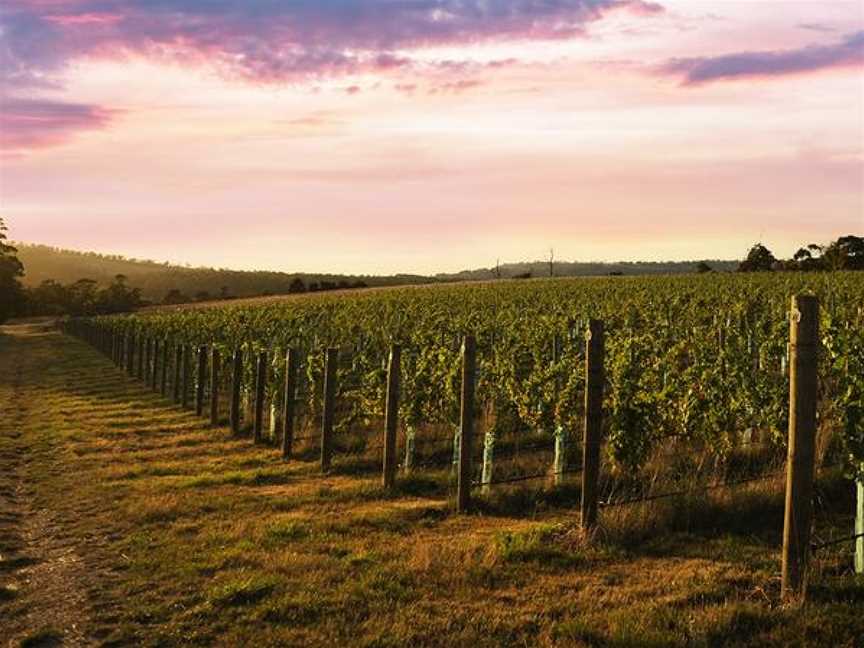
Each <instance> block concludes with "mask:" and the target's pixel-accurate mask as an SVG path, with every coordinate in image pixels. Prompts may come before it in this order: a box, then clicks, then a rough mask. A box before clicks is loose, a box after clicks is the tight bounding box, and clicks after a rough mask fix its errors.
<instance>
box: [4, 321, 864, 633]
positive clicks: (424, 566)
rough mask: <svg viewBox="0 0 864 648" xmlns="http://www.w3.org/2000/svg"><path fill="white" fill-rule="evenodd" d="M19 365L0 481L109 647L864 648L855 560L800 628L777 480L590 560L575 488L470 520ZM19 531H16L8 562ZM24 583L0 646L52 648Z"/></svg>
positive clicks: (833, 561)
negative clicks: (21, 491) (46, 528)
mask: <svg viewBox="0 0 864 648" xmlns="http://www.w3.org/2000/svg"><path fill="white" fill-rule="evenodd" d="M0 365H2V366H9V367H13V368H14V369H15V370H16V371H17V370H18V369H20V374H19V376H20V379H19V383H18V384H13V383H14V381H13V380H12V378H11V377H10V373H9V372H0V409H2V410H3V411H7V409H6V408H9V407H11V406H13V404H14V406H15V407H16V409H15V412H16V416H15V417H14V419H13V418H5V417H0V462H4V461H9V460H10V459H9V458H10V457H12V455H11V454H9V453H11V452H12V451H13V450H14V449H15V448H17V447H21V446H22V445H23V447H25V448H26V459H27V461H26V462H19V464H18V466H19V468H18V469H19V470H21V471H22V475H21V476H22V478H23V479H25V480H26V483H27V484H28V487H29V489H30V490H31V491H32V493H33V498H34V504H35V506H36V507H37V508H45V509H47V510H51V511H52V512H53V513H54V514H55V515H56V517H57V519H58V520H59V521H61V522H62V524H61V525H60V526H59V527H58V528H57V529H55V530H54V531H52V532H53V533H58V534H62V536H63V538H64V541H65V542H68V543H69V544H70V545H71V546H74V547H75V548H76V550H77V552H78V554H79V555H81V556H82V559H83V560H84V563H85V566H86V573H85V574H83V575H82V576H81V578H82V579H83V581H84V582H83V587H84V589H85V590H86V592H87V597H88V598H87V606H88V612H89V616H88V617H87V618H86V620H85V622H84V626H85V628H84V629H85V631H86V632H87V633H88V636H90V637H92V638H94V639H95V640H97V641H98V642H101V643H104V644H107V645H143V646H181V645H182V646H187V645H202V646H203V645H208V646H209V645H222V646H236V645H256V646H334V645H351V646H370V647H371V646H472V647H475V646H476V647H481V648H482V647H487V646H543V647H546V646H549V647H551V646H567V647H570V646H615V647H624V646H628V647H629V646H635V647H639V646H642V647H649V646H664V647H665V646H673V647H675V646H681V647H682V648H683V647H691V646H706V647H707V646H711V647H713V646H754V647H755V646H854V645H856V644H855V642H856V641H859V639H858V638H859V637H861V636H864V615H862V614H861V609H862V605H864V582H862V580H861V578H860V577H856V576H854V575H853V574H851V570H850V560H849V557H848V555H847V554H848V548H845V549H844V548H842V547H840V548H837V549H836V550H835V549H831V550H827V551H825V552H822V553H820V554H819V555H818V556H817V559H816V561H815V562H814V570H813V580H812V582H811V585H810V601H809V602H808V604H807V605H806V606H805V607H803V608H799V607H789V606H784V605H781V603H780V600H779V581H778V575H779V546H780V532H781V529H782V480H781V481H780V482H778V483H773V482H769V483H756V484H752V485H747V486H743V487H741V488H736V489H731V490H729V491H723V492H716V493H708V494H703V495H698V496H693V497H691V498H685V499H683V500H675V501H668V502H667V501H664V502H657V503H653V504H651V505H645V506H633V507H621V508H619V509H608V510H604V511H601V521H602V525H601V528H600V529H599V531H598V533H597V534H596V536H595V537H594V538H593V539H592V540H591V541H590V542H587V541H586V540H585V539H584V538H582V537H581V534H580V532H579V529H578V524H577V522H578V501H579V495H580V493H579V488H578V483H576V482H575V481H570V482H568V483H567V484H565V485H564V486H563V487H561V488H558V489H551V490H550V489H548V488H539V487H537V486H536V485H535V486H529V485H526V486H524V487H520V488H505V489H497V490H495V491H493V494H492V495H490V496H489V497H488V498H484V499H483V500H482V501H481V502H480V504H479V506H478V507H477V510H476V512H475V513H474V514H472V515H469V516H456V515H454V514H453V513H452V507H451V504H450V502H449V501H448V499H447V497H448V489H447V486H446V485H445V486H443V487H442V484H441V481H440V480H436V479H430V478H429V477H428V476H426V475H424V474H415V475H413V476H410V477H403V478H402V479H401V480H400V483H399V486H398V488H397V491H396V492H395V493H388V492H385V491H384V490H383V489H382V488H381V487H380V480H379V476H378V474H377V473H376V472H374V471H372V472H370V471H369V470H366V467H365V465H363V464H361V463H355V464H346V465H347V468H345V469H343V470H334V472H333V473H332V474H329V475H326V476H324V475H320V474H319V472H318V470H317V466H316V464H315V463H314V454H311V453H310V455H309V459H308V460H303V459H301V460H292V461H290V462H283V461H281V459H280V458H279V457H278V451H277V450H275V449H274V448H272V447H267V446H254V445H253V444H252V443H251V442H250V440H249V439H246V438H233V437H232V436H231V435H230V434H229V433H228V431H227V430H225V429H223V428H219V429H210V428H208V427H207V426H205V425H204V423H203V422H202V421H198V420H196V419H195V418H194V416H192V415H191V414H190V413H188V412H186V413H182V412H179V411H178V410H177V409H175V408H174V407H172V406H171V405H170V404H169V403H167V402H165V401H163V400H162V399H161V398H159V397H158V396H156V395H153V394H150V393H148V392H147V391H146V390H144V389H143V388H142V387H141V386H140V385H139V384H137V383H135V382H134V381H132V380H130V379H128V378H127V377H125V376H124V375H123V374H122V373H121V372H119V371H117V370H116V369H114V368H113V366H112V365H111V364H110V363H109V362H108V361H107V360H105V359H104V358H101V357H100V356H98V355H97V354H95V353H94V352H93V351H92V350H91V349H89V348H87V347H85V346H84V345H83V344H81V343H79V342H76V341H74V340H70V339H68V338H64V337H61V336H59V335H57V334H55V333H53V332H41V331H39V330H37V329H16V330H13V331H11V332H10V333H9V334H7V335H6V336H2V337H0ZM17 433H20V434H21V437H20V438H18V439H17V440H16V441H15V442H14V443H12V441H11V440H10V439H12V435H13V434H17ZM2 465H3V464H0V467H2ZM337 466H338V464H337ZM361 468H363V469H361ZM4 474H5V473H4ZM3 479H5V477H0V487H2V486H3V484H4V483H5V482H3ZM847 486H848V483H847V482H844V481H843V480H842V479H841V478H840V477H839V476H837V475H835V474H828V475H825V476H824V478H823V479H822V480H821V481H820V487H819V488H820V491H819V492H820V498H821V499H820V502H824V504H822V505H820V506H819V516H817V520H816V524H817V532H819V533H823V534H825V533H828V532H829V530H831V529H838V528H839V529H841V530H842V529H844V528H851V527H850V524H851V517H850V511H851V488H848V487H847ZM14 524H15V522H14V521H13V520H11V519H9V520H6V519H5V518H4V519H3V520H2V521H0V554H3V553H4V549H3V547H2V542H3V538H5V537H7V536H8V537H10V538H11V537H13V535H14V534H12V533H11V531H12V530H13V526H14ZM4 534H5V535H4ZM844 552H845V553H844ZM13 558H14V559H18V558H21V556H17V555H16V556H12V557H11V558H7V557H6V556H5V555H4V560H3V561H0V566H2V565H4V564H5V563H6V562H7V561H10V560H11V559H13ZM26 566H27V563H26V561H25V562H22V563H21V564H18V565H16V566H15V567H10V569H8V570H0V586H2V587H3V588H4V589H0V629H2V630H3V632H0V634H3V635H4V636H11V637H16V638H18V642H19V643H20V642H21V641H31V642H33V641H36V642H37V643H31V644H30V645H51V644H50V643H46V642H50V641H57V639H56V637H55V638H54V639H52V638H51V634H50V633H51V632H55V633H56V632H58V631H59V630H60V629H56V630H55V629H53V627H52V628H49V629H48V630H44V629H42V628H39V627H28V623H30V622H28V620H27V619H28V618H29V617H28V616H27V611H28V610H31V611H32V610H41V611H44V613H45V614H46V618H50V613H51V609H52V606H54V605H60V604H62V597H60V600H51V599H50V598H49V597H45V596H40V594H39V592H37V591H32V590H31V589H29V588H28V587H27V585H26V583H23V582H22V583H18V582H16V573H18V572H17V570H18V569H19V568H23V567H26ZM10 588H12V589H10ZM4 592H6V593H5V594H4ZM10 592H14V594H11V593H10ZM4 624H6V625H5V626H4ZM38 641H41V642H43V643H41V644H40V643H38Z"/></svg>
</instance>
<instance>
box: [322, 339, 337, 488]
mask: <svg viewBox="0 0 864 648" xmlns="http://www.w3.org/2000/svg"><path fill="white" fill-rule="evenodd" d="M338 364H339V349H327V355H326V356H325V361H324V411H323V414H322V417H321V470H323V471H324V472H327V471H328V470H330V465H331V463H332V461H333V423H334V420H335V418H336V416H335V415H336V412H335V407H336V402H335V401H336V368H337V365H338Z"/></svg>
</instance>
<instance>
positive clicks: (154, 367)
mask: <svg viewBox="0 0 864 648" xmlns="http://www.w3.org/2000/svg"><path fill="white" fill-rule="evenodd" d="M152 356H153V363H152V364H151V365H150V389H152V390H153V391H156V384H157V378H158V376H159V338H153V353H152Z"/></svg>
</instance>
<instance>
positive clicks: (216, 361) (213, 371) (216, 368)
mask: <svg viewBox="0 0 864 648" xmlns="http://www.w3.org/2000/svg"><path fill="white" fill-rule="evenodd" d="M221 370H222V356H220V355H219V349H217V348H216V347H215V346H214V347H213V349H212V350H211V352H210V425H212V426H214V427H215V426H217V425H219V372H220V371H221Z"/></svg>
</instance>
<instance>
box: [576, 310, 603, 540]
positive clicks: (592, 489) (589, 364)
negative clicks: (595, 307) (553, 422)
mask: <svg viewBox="0 0 864 648" xmlns="http://www.w3.org/2000/svg"><path fill="white" fill-rule="evenodd" d="M586 337H587V341H586V349H585V429H584V435H583V438H582V530H583V531H584V532H589V531H591V530H593V529H594V527H595V526H596V525H597V490H598V482H599V479H600V437H601V435H602V431H603V383H604V381H605V379H606V375H605V369H604V356H605V329H604V326H603V322H602V321H601V320H593V319H592V320H591V321H589V322H588V332H587V335H586Z"/></svg>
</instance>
